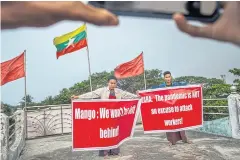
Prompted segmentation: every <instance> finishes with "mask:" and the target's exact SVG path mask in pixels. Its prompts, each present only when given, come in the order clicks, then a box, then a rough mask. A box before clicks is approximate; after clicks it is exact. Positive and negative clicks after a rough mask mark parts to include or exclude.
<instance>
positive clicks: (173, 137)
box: [158, 71, 192, 145]
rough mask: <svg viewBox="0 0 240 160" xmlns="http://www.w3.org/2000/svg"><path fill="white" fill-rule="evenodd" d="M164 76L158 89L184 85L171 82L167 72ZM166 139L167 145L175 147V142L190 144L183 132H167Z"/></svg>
mask: <svg viewBox="0 0 240 160" xmlns="http://www.w3.org/2000/svg"><path fill="white" fill-rule="evenodd" d="M163 76H164V81H165V82H164V83H163V84H161V85H160V86H159V87H158V88H163V87H173V86H182V85H186V84H177V83H173V82H172V74H171V72H169V71H166V72H164V73H163ZM166 135H167V139H168V141H169V145H175V144H176V142H177V141H179V140H182V141H183V142H184V143H192V142H191V141H190V140H188V138H187V136H186V134H185V131H178V132H167V133H166Z"/></svg>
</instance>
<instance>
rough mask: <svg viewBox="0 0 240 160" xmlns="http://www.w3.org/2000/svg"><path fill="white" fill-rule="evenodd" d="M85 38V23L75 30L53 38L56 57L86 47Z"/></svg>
mask: <svg viewBox="0 0 240 160" xmlns="http://www.w3.org/2000/svg"><path fill="white" fill-rule="evenodd" d="M86 38H87V33H86V24H84V25H83V26H81V27H80V28H78V29H76V30H75V31H72V32H70V33H67V34H65V35H62V36H60V37H56V38H54V40H53V43H54V45H55V46H56V48H57V59H58V58H59V57H60V56H63V55H65V54H69V53H72V52H74V51H77V50H79V49H82V48H84V47H86V46H87V40H86Z"/></svg>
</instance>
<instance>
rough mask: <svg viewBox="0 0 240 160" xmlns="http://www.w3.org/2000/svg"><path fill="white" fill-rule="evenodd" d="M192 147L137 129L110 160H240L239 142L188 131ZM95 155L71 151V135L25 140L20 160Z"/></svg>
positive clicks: (81, 159)
mask: <svg viewBox="0 0 240 160" xmlns="http://www.w3.org/2000/svg"><path fill="white" fill-rule="evenodd" d="M187 135H188V137H190V138H191V140H192V141H193V144H183V143H181V142H179V143H178V144H177V145H175V146H168V143H167V140H166V137H165V134H147V135H144V134H143V131H142V126H137V128H136V130H135V135H134V138H133V139H131V140H129V141H127V142H126V143H124V144H123V145H122V146H121V155H120V156H119V157H113V158H108V159H111V160H238V159H239V160H240V140H236V139H229V138H224V137H218V136H213V135H209V134H203V133H199V132H194V131H189V132H187ZM98 159H103V158H99V157H98V152H97V151H93V152H90V151H89V152H72V151H71V135H65V136H56V137H48V138H41V139H34V140H28V141H27V144H26V147H25V150H24V151H23V155H22V157H21V158H20V160H98Z"/></svg>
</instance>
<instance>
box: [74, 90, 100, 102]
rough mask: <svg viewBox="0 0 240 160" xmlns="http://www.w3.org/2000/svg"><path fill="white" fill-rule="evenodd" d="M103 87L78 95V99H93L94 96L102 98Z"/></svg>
mask: <svg viewBox="0 0 240 160" xmlns="http://www.w3.org/2000/svg"><path fill="white" fill-rule="evenodd" d="M102 90H103V88H99V89H97V90H95V91H92V92H88V93H85V94H82V95H79V96H78V99H93V98H101V93H102Z"/></svg>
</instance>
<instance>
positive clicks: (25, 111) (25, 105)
mask: <svg viewBox="0 0 240 160" xmlns="http://www.w3.org/2000/svg"><path fill="white" fill-rule="evenodd" d="M26 58H27V57H26V50H24V72H25V77H24V88H25V93H24V94H25V104H24V109H23V110H24V118H25V121H24V123H25V124H24V125H25V138H28V128H27V127H28V125H27V70H26V68H27V67H26Z"/></svg>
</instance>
